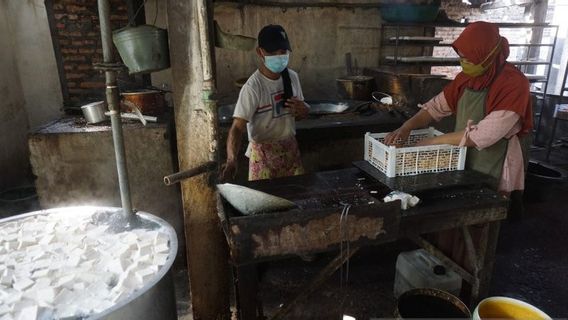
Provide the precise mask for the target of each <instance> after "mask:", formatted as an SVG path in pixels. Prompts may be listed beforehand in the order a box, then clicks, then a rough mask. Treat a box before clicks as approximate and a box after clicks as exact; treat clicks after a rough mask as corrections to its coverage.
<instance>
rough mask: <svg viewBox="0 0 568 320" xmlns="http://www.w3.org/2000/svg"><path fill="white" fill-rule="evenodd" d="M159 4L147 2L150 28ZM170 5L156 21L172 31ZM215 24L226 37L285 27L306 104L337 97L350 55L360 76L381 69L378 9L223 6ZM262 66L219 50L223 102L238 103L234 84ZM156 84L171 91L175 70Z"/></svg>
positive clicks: (248, 56) (252, 57)
mask: <svg viewBox="0 0 568 320" xmlns="http://www.w3.org/2000/svg"><path fill="white" fill-rule="evenodd" d="M155 1H156V0H148V2H147V3H146V21H147V23H152V22H153V21H154V17H155V16H156V15H155V13H156V3H155ZM282 2H286V1H282ZM341 2H342V3H349V2H353V1H341ZM358 2H359V3H361V2H369V1H358ZM375 3H376V1H375ZM165 6H166V4H165V2H164V1H159V6H158V15H157V19H156V21H157V22H156V25H157V26H159V27H165V26H167V21H166V19H165V17H164V12H165V10H166V8H165ZM215 20H217V22H218V23H219V25H220V27H221V29H222V30H223V31H225V32H229V33H232V34H242V35H246V36H250V37H254V38H256V36H257V34H258V31H260V29H261V28H262V27H263V26H264V25H266V24H271V23H272V24H281V25H282V26H284V28H285V29H286V30H287V31H288V33H289V36H290V41H291V44H292V49H293V52H292V55H291V62H290V66H291V68H292V69H294V70H296V71H299V72H300V81H301V82H302V87H303V88H304V95H305V96H306V98H307V99H324V98H327V99H335V98H336V84H335V78H337V77H340V76H343V75H345V73H346V71H345V70H346V68H345V54H346V53H351V55H352V57H353V64H354V65H355V64H356V65H357V66H358V67H359V68H360V69H359V71H362V69H363V67H369V66H377V65H378V62H379V43H380V39H379V38H380V23H381V18H380V11H379V9H378V8H363V7H361V8H332V7H328V8H306V7H293V8H282V7H267V6H254V5H247V6H246V7H240V6H238V5H237V4H231V3H221V4H217V5H216V6H215ZM258 62H259V60H258V58H257V57H256V54H255V52H254V51H250V52H243V51H235V50H230V49H223V48H216V63H217V84H218V91H219V98H220V101H221V103H231V102H235V100H236V98H237V96H238V88H236V87H235V85H234V82H235V81H236V80H237V79H240V78H248V77H249V76H250V75H251V74H252V72H254V71H255V70H256V68H257V66H258ZM302 64H303V65H302ZM152 84H153V85H155V86H161V85H162V84H166V85H167V86H169V87H170V88H171V87H172V86H171V70H165V71H161V72H158V73H155V74H152Z"/></svg>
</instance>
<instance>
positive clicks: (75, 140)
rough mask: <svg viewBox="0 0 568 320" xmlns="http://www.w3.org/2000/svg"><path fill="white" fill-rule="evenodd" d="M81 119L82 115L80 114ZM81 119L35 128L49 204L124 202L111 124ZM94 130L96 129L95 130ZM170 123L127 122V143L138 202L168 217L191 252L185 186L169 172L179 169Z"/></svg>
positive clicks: (41, 191) (34, 157) (37, 170)
mask: <svg viewBox="0 0 568 320" xmlns="http://www.w3.org/2000/svg"><path fill="white" fill-rule="evenodd" d="M77 119H78V118H77ZM75 121H76V120H75V119H70V120H68V121H59V122H58V123H57V124H55V125H53V126H50V127H47V128H45V129H42V130H41V131H39V132H36V133H33V134H32V135H31V136H30V142H29V144H30V153H31V155H30V160H31V163H32V166H33V170H34V174H35V175H36V176H37V180H36V188H37V191H38V196H39V200H40V204H41V206H42V207H43V208H52V207H60V206H72V205H97V206H118V207H119V206H120V205H121V202H120V193H119V187H118V177H117V172H116V162H115V156H114V148H113V142H112V135H111V131H110V127H108V126H106V127H104V126H88V127H85V125H84V123H83V124H82V125H81V124H77V123H76V122H75ZM89 131H93V132H89ZM170 137H171V133H170V131H169V129H168V125H167V124H165V123H160V124H153V125H148V126H147V127H142V125H141V124H128V125H124V144H125V148H126V158H127V159H126V161H127V165H128V173H129V178H130V191H131V195H132V204H133V207H134V208H136V209H137V210H140V211H147V212H150V213H152V214H155V215H157V216H159V217H161V218H163V219H165V220H166V221H168V222H169V223H170V224H171V225H172V226H173V227H174V229H176V232H177V235H178V239H179V243H180V251H179V252H180V254H182V255H183V253H184V252H185V250H184V249H183V248H184V244H185V241H184V234H183V222H182V216H181V202H180V200H179V199H180V194H179V188H178V187H177V186H171V187H167V186H165V185H164V183H163V177H164V176H165V175H168V174H170V173H172V172H173V171H174V166H173V161H172V151H171V143H170V139H171V138H170Z"/></svg>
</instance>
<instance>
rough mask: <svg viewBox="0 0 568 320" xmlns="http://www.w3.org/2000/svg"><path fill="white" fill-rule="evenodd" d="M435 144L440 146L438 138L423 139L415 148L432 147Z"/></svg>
mask: <svg viewBox="0 0 568 320" xmlns="http://www.w3.org/2000/svg"><path fill="white" fill-rule="evenodd" d="M434 144H440V143H438V142H436V137H432V138H426V139H422V140H420V141H418V142H417V143H416V144H415V145H414V147H424V146H431V145H434Z"/></svg>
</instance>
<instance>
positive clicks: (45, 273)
mask: <svg viewBox="0 0 568 320" xmlns="http://www.w3.org/2000/svg"><path fill="white" fill-rule="evenodd" d="M52 273H53V271H52V270H50V269H49V268H44V269H39V270H36V271H34V272H33V273H32V278H33V279H37V278H44V277H49V276H50V275H51V274H52ZM36 281H37V280H36Z"/></svg>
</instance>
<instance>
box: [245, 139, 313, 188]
mask: <svg viewBox="0 0 568 320" xmlns="http://www.w3.org/2000/svg"><path fill="white" fill-rule="evenodd" d="M303 173H304V167H303V166H302V159H301V157H300V149H299V148H298V142H297V141H296V137H294V136H291V137H289V138H286V139H284V140H280V141H274V142H263V143H258V142H251V143H250V154H249V180H250V181H252V180H261V179H272V178H278V177H287V176H296V175H300V174H303Z"/></svg>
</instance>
